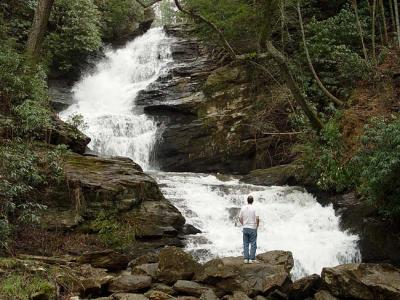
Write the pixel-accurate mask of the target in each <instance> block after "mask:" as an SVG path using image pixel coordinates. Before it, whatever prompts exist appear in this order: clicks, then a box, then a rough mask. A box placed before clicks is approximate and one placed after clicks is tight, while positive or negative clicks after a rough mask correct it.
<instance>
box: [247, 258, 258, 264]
mask: <svg viewBox="0 0 400 300" xmlns="http://www.w3.org/2000/svg"><path fill="white" fill-rule="evenodd" d="M259 263H260V262H259V261H258V260H256V259H252V260H250V261H249V264H259Z"/></svg>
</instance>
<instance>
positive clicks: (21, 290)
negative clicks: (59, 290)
mask: <svg viewBox="0 0 400 300" xmlns="http://www.w3.org/2000/svg"><path fill="white" fill-rule="evenodd" d="M38 292H40V293H44V294H46V295H47V297H48V298H47V299H53V298H55V297H56V288H55V286H54V284H52V283H51V282H50V281H49V280H48V279H47V278H44V277H43V276H40V275H39V274H28V273H26V274H10V275H8V276H6V277H5V278H2V279H0V296H1V297H2V299H3V297H5V298H6V299H19V300H29V299H32V298H31V297H32V295H34V294H35V293H38Z"/></svg>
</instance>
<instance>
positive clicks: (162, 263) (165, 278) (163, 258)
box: [158, 247, 200, 284]
mask: <svg viewBox="0 0 400 300" xmlns="http://www.w3.org/2000/svg"><path fill="white" fill-rule="evenodd" d="M199 268H200V264H199V263H197V262H196V261H195V260H194V259H193V257H192V256H191V255H189V254H187V253H185V252H184V251H183V250H182V249H179V248H176V247H166V248H164V249H162V250H161V251H160V254H159V266H158V279H159V280H160V281H162V282H166V283H168V284H173V283H175V282H176V281H177V280H179V279H184V280H191V279H192V278H193V275H194V274H195V272H196V271H197V270H198V269H199Z"/></svg>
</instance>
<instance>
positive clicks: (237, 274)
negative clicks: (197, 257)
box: [195, 252, 292, 296]
mask: <svg viewBox="0 0 400 300" xmlns="http://www.w3.org/2000/svg"><path fill="white" fill-rule="evenodd" d="M261 256H264V257H267V258H268V260H266V262H261V263H259V264H243V258H242V257H226V258H222V259H214V260H211V261H209V262H207V263H206V264H205V265H204V266H203V268H202V269H201V270H200V271H198V272H197V273H196V276H195V280H196V281H198V282H201V283H206V284H210V285H213V286H215V287H216V288H217V289H218V290H221V291H223V292H226V293H229V292H231V291H241V292H244V293H246V294H247V295H249V296H256V295H257V294H268V293H269V292H271V291H273V290H275V289H277V288H282V289H286V288H287V285H288V284H289V283H290V274H289V271H290V265H292V264H291V262H286V263H284V262H283V261H282V259H281V257H282V253H281V252H274V253H272V254H268V253H267V254H265V255H261ZM274 257H275V258H274ZM287 258H288V260H290V258H291V255H288V256H287Z"/></svg>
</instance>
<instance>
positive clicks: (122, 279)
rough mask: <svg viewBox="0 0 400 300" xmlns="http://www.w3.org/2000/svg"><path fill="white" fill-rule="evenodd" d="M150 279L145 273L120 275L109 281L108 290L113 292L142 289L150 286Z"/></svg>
mask: <svg viewBox="0 0 400 300" xmlns="http://www.w3.org/2000/svg"><path fill="white" fill-rule="evenodd" d="M151 281H152V280H151V277H150V276H145V275H120V276H118V277H117V278H115V279H113V280H112V281H111V282H110V284H109V286H108V290H109V291H110V292H113V293H117V292H123V293H128V292H137V291H142V290H145V289H148V288H150V287H151Z"/></svg>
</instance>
